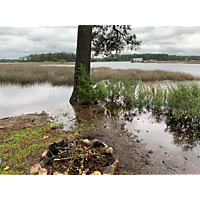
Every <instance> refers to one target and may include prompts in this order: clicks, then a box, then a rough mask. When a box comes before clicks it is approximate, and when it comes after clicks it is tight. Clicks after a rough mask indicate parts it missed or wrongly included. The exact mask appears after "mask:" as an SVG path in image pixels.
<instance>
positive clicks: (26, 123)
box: [0, 113, 48, 132]
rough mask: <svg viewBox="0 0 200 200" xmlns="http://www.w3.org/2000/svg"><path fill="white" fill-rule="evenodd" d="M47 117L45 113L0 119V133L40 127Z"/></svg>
mask: <svg viewBox="0 0 200 200" xmlns="http://www.w3.org/2000/svg"><path fill="white" fill-rule="evenodd" d="M47 117H48V115H47V114H46V113H41V114H27V115H20V116H15V117H6V118H3V119H0V132H2V131H6V130H8V129H11V130H18V129H24V128H31V127H34V126H41V125H42V124H43V123H44V121H45V120H46V119H47Z"/></svg>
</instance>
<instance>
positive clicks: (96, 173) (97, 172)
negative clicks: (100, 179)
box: [90, 171, 101, 175]
mask: <svg viewBox="0 0 200 200" xmlns="http://www.w3.org/2000/svg"><path fill="white" fill-rule="evenodd" d="M90 175H101V172H100V171H94V172H93V173H92V174H90Z"/></svg>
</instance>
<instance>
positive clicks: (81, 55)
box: [70, 25, 92, 104]
mask: <svg viewBox="0 0 200 200" xmlns="http://www.w3.org/2000/svg"><path fill="white" fill-rule="evenodd" d="M91 40H92V26H91V25H79V26H78V38H77V48H76V64H75V73H74V90H73V93H72V96H71V98H70V103H71V104H75V103H78V98H77V97H78V94H79V90H78V87H77V86H78V85H79V78H78V77H79V76H80V75H81V74H80V64H82V66H83V67H84V69H85V70H86V72H87V75H88V76H90V59H91Z"/></svg>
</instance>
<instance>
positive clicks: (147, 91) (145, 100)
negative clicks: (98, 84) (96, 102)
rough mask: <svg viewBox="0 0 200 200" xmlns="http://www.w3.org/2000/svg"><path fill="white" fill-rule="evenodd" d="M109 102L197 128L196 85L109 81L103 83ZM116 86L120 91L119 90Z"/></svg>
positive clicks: (199, 89)
mask: <svg viewBox="0 0 200 200" xmlns="http://www.w3.org/2000/svg"><path fill="white" fill-rule="evenodd" d="M104 84H105V88H106V90H107V91H106V92H107V98H105V104H108V103H109V102H110V103H111V104H116V105H117V106H119V105H120V106H124V107H129V108H135V107H138V108H142V107H145V108H147V109H148V110H150V111H156V112H157V113H161V114H162V115H165V116H168V117H171V118H174V119H176V120H182V121H188V122H189V123H192V124H194V125H195V126H198V127H199V128H200V125H199V124H200V85H199V84H197V83H178V84H177V85H175V86H173V85H168V86H167V87H163V86H161V84H159V83H156V84H152V83H145V84H144V83H143V82H141V81H139V82H138V81H133V80H132V79H130V80H128V79H124V80H122V81H120V80H119V79H117V78H116V77H112V78H111V79H110V80H109V81H107V82H104ZM119 86H120V87H119Z"/></svg>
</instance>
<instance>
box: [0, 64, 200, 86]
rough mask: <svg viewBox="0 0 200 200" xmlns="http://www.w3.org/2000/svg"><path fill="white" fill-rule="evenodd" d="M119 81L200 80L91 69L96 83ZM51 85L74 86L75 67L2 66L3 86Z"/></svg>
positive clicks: (152, 72) (182, 75) (168, 74)
mask: <svg viewBox="0 0 200 200" xmlns="http://www.w3.org/2000/svg"><path fill="white" fill-rule="evenodd" d="M113 75H114V76H116V77H117V78H119V79H121V80H122V79H123V78H124V77H125V78H127V77H131V78H132V79H134V80H141V81H164V80H172V81H192V80H200V78H199V77H194V76H192V75H190V74H185V73H181V72H170V71H164V70H140V69H124V70H123V69H115V70H113V69H111V68H108V67H99V68H91V78H92V79H93V81H94V82H96V83H97V82H99V81H101V80H107V79H110V78H111V77H112V76H113ZM45 82H48V83H51V84H52V85H73V83H74V67H62V66H61V67H55V66H45V67H44V66H41V64H36V63H23V64H0V83H1V84H8V83H11V84H21V85H27V84H34V83H45Z"/></svg>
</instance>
